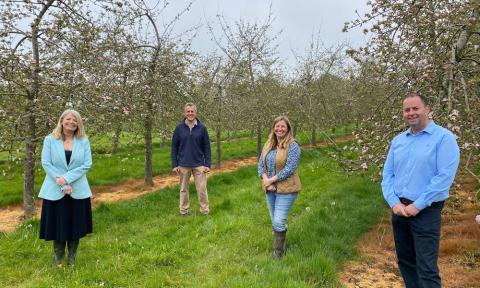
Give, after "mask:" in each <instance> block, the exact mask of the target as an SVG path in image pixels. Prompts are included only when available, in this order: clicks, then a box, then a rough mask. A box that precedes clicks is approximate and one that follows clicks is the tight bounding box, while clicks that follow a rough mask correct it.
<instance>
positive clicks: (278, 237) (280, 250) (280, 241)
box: [273, 230, 287, 259]
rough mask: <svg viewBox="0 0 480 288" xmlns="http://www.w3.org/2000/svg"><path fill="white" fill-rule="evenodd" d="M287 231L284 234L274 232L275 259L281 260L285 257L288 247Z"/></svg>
mask: <svg viewBox="0 0 480 288" xmlns="http://www.w3.org/2000/svg"><path fill="white" fill-rule="evenodd" d="M286 236H287V230H285V231H283V232H277V231H273V259H280V258H282V257H283V255H285V249H286V247H287V239H286Z"/></svg>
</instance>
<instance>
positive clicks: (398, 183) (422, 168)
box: [382, 121, 460, 210]
mask: <svg viewBox="0 0 480 288" xmlns="http://www.w3.org/2000/svg"><path fill="white" fill-rule="evenodd" d="M459 161H460V149H459V147H458V144H457V141H456V140H455V136H454V135H453V133H452V132H450V131H449V130H447V129H445V128H443V127H441V126H438V125H437V124H435V123H434V122H433V121H430V123H429V124H428V125H427V127H426V128H425V129H424V130H422V131H420V132H418V133H416V134H412V132H411V129H408V130H407V131H405V132H403V133H401V134H399V135H398V136H396V137H395V138H394V139H393V141H392V144H391V146H390V150H389V152H388V156H387V160H386V161H385V165H384V168H383V180H382V190H383V197H384V198H385V200H386V201H387V202H388V204H389V205H390V207H392V208H393V206H395V205H396V204H398V203H400V199H399V198H400V197H402V198H407V199H410V200H412V201H414V205H415V207H417V209H420V210H422V209H424V208H425V207H427V206H430V205H431V204H432V203H433V202H438V201H442V200H445V199H447V198H448V195H449V192H448V190H449V189H450V186H451V185H452V183H453V179H454V178H455V173H456V172H457V167H458V163H459Z"/></svg>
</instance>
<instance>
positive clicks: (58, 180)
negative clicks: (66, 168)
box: [55, 176, 73, 195]
mask: <svg viewBox="0 0 480 288" xmlns="http://www.w3.org/2000/svg"><path fill="white" fill-rule="evenodd" d="M55 183H57V185H58V186H60V187H62V191H63V193H64V194H65V195H70V194H72V192H73V187H72V185H67V180H65V178H63V177H62V176H57V177H56V178H55Z"/></svg>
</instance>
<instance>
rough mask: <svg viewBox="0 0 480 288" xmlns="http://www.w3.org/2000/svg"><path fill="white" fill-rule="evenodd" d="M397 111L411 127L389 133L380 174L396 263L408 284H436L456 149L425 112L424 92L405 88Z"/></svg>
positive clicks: (451, 137)
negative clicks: (443, 214)
mask: <svg viewBox="0 0 480 288" xmlns="http://www.w3.org/2000/svg"><path fill="white" fill-rule="evenodd" d="M402 113H403V120H404V121H405V123H406V124H407V125H408V126H409V127H410V128H409V129H408V130H407V131H404V132H403V133H401V134H399V135H397V136H396V137H395V138H394V139H393V141H392V144H391V146H390V150H389V152H388V156H387V160H386V161H385V165H384V169H383V180H382V190H383V196H384V198H385V200H386V201H387V202H388V204H389V205H390V207H391V208H392V212H393V213H392V226H393V234H394V239H395V250H396V253H397V259H398V265H399V268H400V271H401V273H402V277H403V280H404V282H405V286H406V287H407V288H410V287H441V280H440V276H439V270H438V264H437V262H438V248H439V242H440V227H441V211H442V208H443V204H444V200H445V199H447V198H448V195H449V189H450V186H451V185H452V182H453V179H454V178H455V173H456V171H457V167H458V163H459V159H460V151H459V147H458V144H457V142H456V140H455V136H454V135H453V133H452V132H450V131H449V130H447V129H445V128H443V127H441V126H438V125H437V124H435V123H434V122H433V121H432V120H430V119H429V118H428V114H429V113H430V107H429V105H428V104H427V102H426V99H425V98H424V97H423V96H421V95H419V94H417V93H410V94H408V95H407V96H406V98H405V100H404V101H403V109H402Z"/></svg>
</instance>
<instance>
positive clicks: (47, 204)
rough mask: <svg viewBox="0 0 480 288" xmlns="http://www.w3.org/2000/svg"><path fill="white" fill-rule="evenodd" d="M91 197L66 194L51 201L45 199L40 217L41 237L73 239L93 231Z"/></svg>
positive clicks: (62, 239)
mask: <svg viewBox="0 0 480 288" xmlns="http://www.w3.org/2000/svg"><path fill="white" fill-rule="evenodd" d="M92 226H93V225H92V204H91V201H90V198H86V199H74V198H72V197H71V196H70V195H65V196H64V197H63V198H62V199H60V200H56V201H51V200H46V199H43V203H42V216H41V219H40V239H45V240H57V241H71V240H77V239H80V238H82V237H84V236H85V235H87V234H89V233H92Z"/></svg>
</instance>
